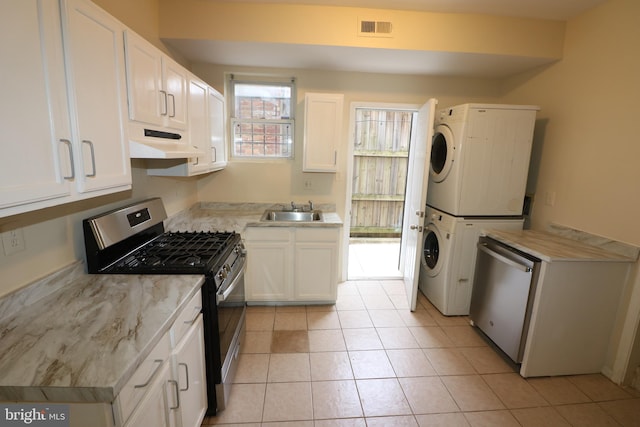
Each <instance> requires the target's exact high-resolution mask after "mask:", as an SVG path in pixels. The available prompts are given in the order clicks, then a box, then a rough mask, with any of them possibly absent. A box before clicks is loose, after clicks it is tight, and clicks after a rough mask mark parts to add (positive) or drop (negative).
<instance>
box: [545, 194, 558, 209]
mask: <svg viewBox="0 0 640 427" xmlns="http://www.w3.org/2000/svg"><path fill="white" fill-rule="evenodd" d="M545 204H546V205H547V206H555V204H556V192H555V191H547V192H546V194H545Z"/></svg>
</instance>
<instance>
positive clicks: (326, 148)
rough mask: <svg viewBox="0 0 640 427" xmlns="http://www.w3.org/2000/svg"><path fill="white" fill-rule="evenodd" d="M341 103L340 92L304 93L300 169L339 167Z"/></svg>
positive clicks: (318, 169)
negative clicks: (302, 145)
mask: <svg viewBox="0 0 640 427" xmlns="http://www.w3.org/2000/svg"><path fill="white" fill-rule="evenodd" d="M343 103H344V95H342V94H331V93H307V94H305V97H304V156H303V160H302V171H303V172H336V171H337V170H338V147H339V146H340V138H341V133H342V110H343Z"/></svg>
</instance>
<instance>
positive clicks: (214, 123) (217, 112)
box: [207, 87, 227, 171]
mask: <svg viewBox="0 0 640 427" xmlns="http://www.w3.org/2000/svg"><path fill="white" fill-rule="evenodd" d="M207 96H208V100H209V102H208V107H209V137H210V139H211V170H212V171H217V170H220V169H224V168H225V166H227V144H226V138H225V135H226V134H227V133H226V132H225V109H224V106H225V103H224V97H223V96H222V95H221V94H220V93H219V92H218V91H217V90H215V89H214V88H212V87H209V88H208V89H207Z"/></svg>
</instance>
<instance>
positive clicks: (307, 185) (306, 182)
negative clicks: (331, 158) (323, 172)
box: [304, 179, 313, 190]
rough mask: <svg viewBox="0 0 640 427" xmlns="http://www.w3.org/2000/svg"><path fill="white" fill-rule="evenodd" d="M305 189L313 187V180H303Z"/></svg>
mask: <svg viewBox="0 0 640 427" xmlns="http://www.w3.org/2000/svg"><path fill="white" fill-rule="evenodd" d="M304 188H305V190H311V189H312V188H313V182H312V181H311V180H310V179H306V180H305V181H304Z"/></svg>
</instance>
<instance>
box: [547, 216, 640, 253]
mask: <svg viewBox="0 0 640 427" xmlns="http://www.w3.org/2000/svg"><path fill="white" fill-rule="evenodd" d="M547 231H548V232H550V233H553V234H556V235H559V236H562V237H566V238H568V239H572V240H577V241H579V242H583V243H586V244H588V245H591V246H597V247H599V248H602V249H604V250H606V251H609V252H613V253H616V254H618V255H623V256H625V257H628V258H632V259H634V260H636V261H637V260H638V256H639V255H640V248H638V247H637V246H633V245H629V244H627V243H622V242H618V241H616V240H612V239H609V238H607V237H602V236H597V235H595V234H591V233H588V232H586V231H582V230H576V229H574V228H571V227H567V226H565V225H560V224H555V223H550V224H549V225H548V226H547Z"/></svg>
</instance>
